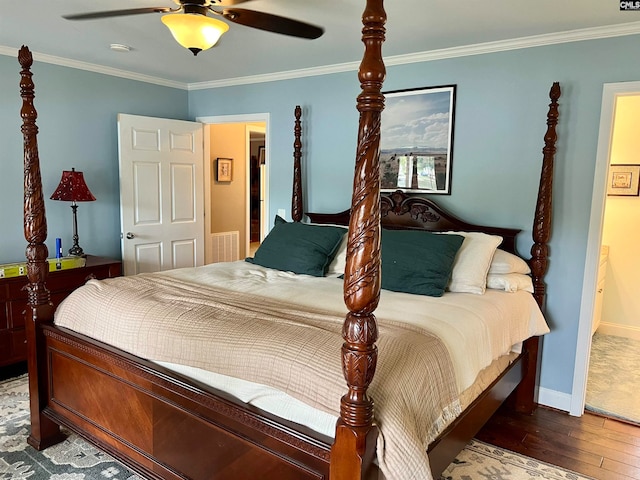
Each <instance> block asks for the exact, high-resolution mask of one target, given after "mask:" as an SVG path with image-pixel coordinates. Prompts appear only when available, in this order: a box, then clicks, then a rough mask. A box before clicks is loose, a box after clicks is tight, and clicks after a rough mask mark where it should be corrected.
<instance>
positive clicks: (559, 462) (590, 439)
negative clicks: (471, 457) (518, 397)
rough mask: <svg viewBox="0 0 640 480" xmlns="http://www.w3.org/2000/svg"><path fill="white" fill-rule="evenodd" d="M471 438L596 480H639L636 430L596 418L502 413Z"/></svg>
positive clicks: (557, 413)
mask: <svg viewBox="0 0 640 480" xmlns="http://www.w3.org/2000/svg"><path fill="white" fill-rule="evenodd" d="M476 437H477V438H478V439H479V440H481V441H484V442H486V443H490V444H492V445H495V446H498V447H501V448H504V449H507V450H511V451H513V452H516V453H520V454H522V455H527V456H530V457H532V458H535V459H537V460H540V461H542V462H546V463H550V464H552V465H556V466H559V467H562V468H565V469H567V470H572V471H574V472H577V473H580V474H582V475H586V476H589V477H593V478H595V479H597V480H640V443H639V442H638V439H639V438H640V427H638V426H635V425H630V424H626V423H623V422H619V421H617V420H612V419H609V418H605V417H603V416H600V415H594V414H591V413H585V414H584V415H583V416H581V417H572V416H570V415H568V414H567V413H565V412H561V411H558V410H554V409H549V408H543V407H540V408H538V409H537V410H536V411H535V412H534V414H533V415H524V414H518V413H514V412H512V411H510V410H508V409H505V408H501V409H499V410H498V412H497V413H496V414H495V415H494V416H493V417H492V418H491V419H490V420H489V422H487V424H486V425H485V426H484V427H483V429H482V430H481V431H480V432H479V433H478V435H477V436H476Z"/></svg>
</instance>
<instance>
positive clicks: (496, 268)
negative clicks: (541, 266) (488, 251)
mask: <svg viewBox="0 0 640 480" xmlns="http://www.w3.org/2000/svg"><path fill="white" fill-rule="evenodd" d="M489 273H523V274H527V273H531V269H530V268H529V265H528V264H527V262H525V261H524V260H523V259H522V258H520V257H518V256H517V255H514V254H512V253H509V252H505V251H504V250H500V249H497V250H496V253H495V255H494V256H493V260H492V261H491V266H490V267H489Z"/></svg>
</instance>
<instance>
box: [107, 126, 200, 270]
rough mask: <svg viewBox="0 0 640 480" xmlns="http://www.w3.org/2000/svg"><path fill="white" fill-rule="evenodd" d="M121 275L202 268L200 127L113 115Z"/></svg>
mask: <svg viewBox="0 0 640 480" xmlns="http://www.w3.org/2000/svg"><path fill="white" fill-rule="evenodd" d="M118 149H119V162H120V218H121V225H122V261H123V267H124V274H125V275H134V274H136V273H144V272H157V271H161V270H169V269H172V268H181V267H193V266H197V265H202V264H203V260H204V213H203V189H204V182H203V163H204V153H203V127H202V124H201V123H199V122H186V121H182V120H170V119H165V118H154V117H142V116H137V115H125V114H119V115H118Z"/></svg>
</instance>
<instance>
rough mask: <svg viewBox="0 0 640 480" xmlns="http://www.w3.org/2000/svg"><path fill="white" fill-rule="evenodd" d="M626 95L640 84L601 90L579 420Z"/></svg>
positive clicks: (578, 368) (575, 402)
mask: <svg viewBox="0 0 640 480" xmlns="http://www.w3.org/2000/svg"><path fill="white" fill-rule="evenodd" d="M624 95H640V82H618V83H605V84H604V86H603V89H602V107H601V110H600V112H601V113H600V132H599V134H598V148H597V151H596V164H595V169H594V173H593V178H594V181H593V193H592V194H591V216H590V218H589V231H588V236H587V251H586V253H585V261H584V276H583V280H582V298H581V302H580V318H579V321H578V337H577V341H576V342H577V343H576V357H575V364H574V368H573V387H572V390H571V408H570V410H569V414H571V415H574V416H578V417H579V416H580V415H582V414H583V413H584V405H585V398H586V395H587V375H588V373H589V354H590V352H591V327H592V322H593V309H594V303H595V292H596V286H597V281H598V278H597V277H598V265H599V263H600V248H601V244H602V227H603V223H604V207H605V201H606V182H607V172H608V169H609V156H610V153H611V139H612V135H613V123H614V118H615V109H616V99H617V98H618V97H619V96H624Z"/></svg>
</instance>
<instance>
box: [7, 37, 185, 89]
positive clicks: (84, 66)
mask: <svg viewBox="0 0 640 480" xmlns="http://www.w3.org/2000/svg"><path fill="white" fill-rule="evenodd" d="M31 53H32V54H33V59H34V60H37V61H38V62H43V63H50V64H52V65H59V66H62V67H69V68H76V69H78V70H85V71H88V72H94V73H101V74H103V75H111V76H113V77H120V78H126V79H128V80H137V81H139V82H145V83H152V84H155V85H161V86H163V87H171V88H179V89H181V90H187V89H188V84H186V83H184V82H176V81H174V80H167V79H164V78H158V77H152V76H151V75H143V74H140V73H135V72H130V71H128V70H121V69H118V68H111V67H105V66H103V65H96V64H94V63H88V62H81V61H78V60H71V59H69V58H63V57H56V56H55V55H47V54H46V53H38V52H33V51H32V52H31ZM0 55H7V56H10V57H16V58H17V57H18V49H17V48H11V47H5V46H0Z"/></svg>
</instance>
